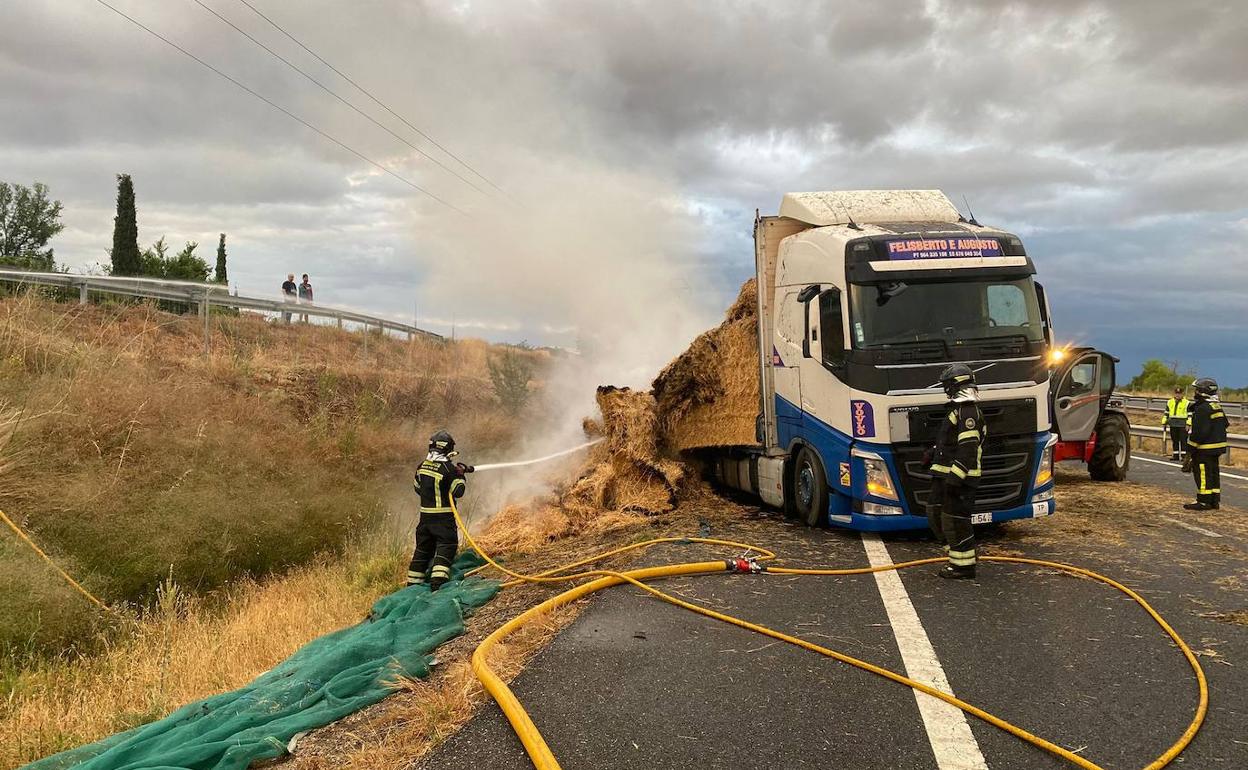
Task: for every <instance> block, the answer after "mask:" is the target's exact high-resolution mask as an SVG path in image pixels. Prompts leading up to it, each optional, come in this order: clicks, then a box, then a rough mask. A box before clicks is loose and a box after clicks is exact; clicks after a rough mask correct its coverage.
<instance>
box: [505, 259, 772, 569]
mask: <svg viewBox="0 0 1248 770" xmlns="http://www.w3.org/2000/svg"><path fill="white" fill-rule="evenodd" d="M756 297H757V294H756V288H755V283H754V280H753V279H750V280H749V281H746V283H745V285H743V286H742V287H741V292H740V294H739V295H738V297H737V300H736V302H734V303H733V304H732V307H730V308H729V309H728V313H727V315H726V317H725V318H724V321H723V323H721V324H720V325H719V326H717V327H715V328H714V329H711V330H710V331H707V332H705V333H703V334H702V335H701V336H699V337H698V338H697V339H695V340H694V341H693V344H691V345H690V346H689V348H688V349H687V350H686V351H685V352H684V353H682V354H681V355H680V356H678V357H677V358H676V359H675V360H673V361H672V362H671V363H670V364H668V365H667V367H665V368H664V369H663V371H662V372H661V373H660V374H659V376H658V377H657V378H656V379H655V381H654V384H653V391H652V392H650V393H646V392H642V391H634V390H630V389H628V388H614V387H609V386H603V387H600V388H598V395H597V400H598V408H599V410H600V412H601V413H602V420H601V422H599V421H597V420H592V419H586V420H585V421H584V428H585V434H586V435H587V436H590V437H598V436H602V437H603V438H604V439H605V440H604V441H603V442H602V443H600V444H598V445H596V446H595V447H594V448H593V449H592V450H591V451H590V453H589V457H588V458H587V459H586V461H585V464H584V465H583V466H582V467H581V469H580V471H579V472H578V473H577V475H576V476H575V478H574V480H573V481H571V482H569V483H566V484H562V485H560V486H558V487H556V489H555V490H554V491H553V492H552V493H551V494H550V495H548V496H546V497H543V498H540V499H537V500H533V501H530V502H527V503H521V504H518V505H511V506H508V507H506V508H504V509H503V510H502V511H500V512H499V513H498V514H497V515H496V516H495V517H494V519H493V520H492V521H491V523H490V527H489V529H488V530H487V532H486V534H485V543H484V545H486V546H487V547H488V548H491V549H494V550H500V551H512V552H514V551H520V552H523V551H532V550H535V549H537V548H540V547H541V546H543V545H545V544H547V543H551V542H554V541H555V540H558V539H560V538H563V537H567V536H569V535H573V534H578V533H583V532H603V531H608V530H611V529H616V528H619V527H622V526H628V525H631V524H635V523H637V521H638V520H639V519H640V518H642V517H645V516H654V515H659V514H664V513H668V512H670V511H672V510H673V509H675V508H676V506H677V505H678V504H679V502H680V500H681V499H682V498H684V497H687V496H689V495H691V494H693V493H695V492H696V491H697V489H698V486H697V484H696V482H695V481H694V480H693V479H692V478H691V476H690V473H689V469H688V467H687V466H686V465H685V464H684V463H682V462H680V461H679V460H677V459H675V458H677V457H678V456H679V455H680V453H681V452H685V451H688V450H691V449H700V448H706V447H715V446H734V445H737V446H739V445H747V444H753V443H755V435H754V422H755V417H756V415H757V414H758V404H759V397H758V367H757V355H758V353H757V350H758V348H757V345H758V313H757V300H756Z"/></svg>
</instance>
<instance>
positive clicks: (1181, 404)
mask: <svg viewBox="0 0 1248 770" xmlns="http://www.w3.org/2000/svg"><path fill="white" fill-rule="evenodd" d="M1189 406H1190V404H1189V403H1188V400H1187V398H1185V397H1184V395H1183V386H1182V385H1179V386H1177V387H1175V389H1174V397H1173V398H1171V399H1169V400H1167V401H1166V414H1165V416H1164V417H1162V418H1161V427H1163V428H1165V429H1167V430H1169V432H1170V450H1171V451H1170V459H1171V460H1174V461H1176V462H1177V461H1178V460H1180V459H1181V458H1182V457H1183V454H1184V453H1185V452H1186V451H1187V409H1188V407H1189Z"/></svg>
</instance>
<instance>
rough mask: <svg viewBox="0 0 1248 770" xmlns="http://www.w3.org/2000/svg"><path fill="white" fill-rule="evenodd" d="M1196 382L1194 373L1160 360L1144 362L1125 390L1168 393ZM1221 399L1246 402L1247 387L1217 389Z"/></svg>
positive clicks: (1153, 359) (1175, 363)
mask: <svg viewBox="0 0 1248 770" xmlns="http://www.w3.org/2000/svg"><path fill="white" fill-rule="evenodd" d="M1195 381H1196V372H1195V371H1192V370H1184V369H1183V368H1182V365H1181V364H1180V363H1179V362H1178V361H1171V362H1169V363H1167V362H1165V361H1162V360H1161V359H1160V358H1150V359H1149V360H1147V361H1145V362H1144V366H1143V368H1141V369H1140V373H1139V374H1137V375H1136V376H1135V377H1133V378H1132V379H1131V381H1130V382H1128V383H1127V386H1126V389H1127V390H1129V391H1132V392H1137V393H1170V392H1172V391H1173V390H1174V389H1175V388H1187V387H1189V386H1190V385H1191V384H1192V383H1193V382H1195ZM1219 392H1220V394H1221V397H1222V398H1223V399H1225V400H1227V401H1248V387H1244V388H1228V387H1225V385H1223V387H1220V388H1219Z"/></svg>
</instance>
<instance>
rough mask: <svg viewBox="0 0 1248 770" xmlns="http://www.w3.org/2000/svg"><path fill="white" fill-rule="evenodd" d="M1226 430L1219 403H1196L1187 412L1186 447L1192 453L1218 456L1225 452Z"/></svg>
mask: <svg viewBox="0 0 1248 770" xmlns="http://www.w3.org/2000/svg"><path fill="white" fill-rule="evenodd" d="M1226 428H1227V419H1226V413H1225V412H1223V411H1222V404H1221V403H1219V402H1217V401H1205V400H1203V399H1202V400H1200V401H1197V402H1195V403H1194V404H1192V408H1191V409H1189V410H1188V412H1187V432H1188V437H1187V445H1188V447H1190V448H1191V449H1192V450H1194V451H1198V452H1203V453H1209V454H1219V455H1220V454H1222V453H1223V452H1225V451H1226Z"/></svg>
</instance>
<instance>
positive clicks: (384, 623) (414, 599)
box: [24, 553, 499, 770]
mask: <svg viewBox="0 0 1248 770" xmlns="http://www.w3.org/2000/svg"><path fill="white" fill-rule="evenodd" d="M478 564H480V561H479V557H477V556H476V554H471V553H464V554H461V555H460V557H459V558H458V559H456V561H455V566H454V573H453V579H452V581H451V582H449V583H447V584H445V585H444V586H442V588H441V589H439V590H438V591H437V592H436V593H430V592H429V589H428V588H426V587H424V586H415V587H411V588H405V589H403V590H402V591H398V592H397V593H394V594H391V595H389V596H386V597H385V598H383V599H381V600H379V601H378V602H377V603H376V604H374V605H373V609H372V611H371V612H370V613H369V616H368V618H367V619H365V620H364V621H363V622H362V623H359V624H358V625H355V626H352V627H350V628H344V629H342V630H340V631H335V632H334V633H332V634H328V635H326V636H323V637H321V638H319V639H316V640H314V641H312V642H309V643H308V644H306V645H304V646H303V647H302V648H300V649H299V650H298V651H297V652H296V653H295V654H294V655H292V656H290V657H289V658H287V659H286V660H285V661H284V662H282V663H281V664H280V665H278V666H277V667H276V668H274V669H272V670H271V671H268V672H267V673H265V674H263V675H261V676H260V677H259V678H258V679H256V680H255V681H254V682H252V683H251V684H249V685H247V686H246V687H244V688H242V689H240V690H235V691H233V692H227V693H223V694H221V695H215V696H213V697H211V698H207V699H205V700H202V701H199V702H197V703H192V704H190V705H188V706H184V707H183V708H181V709H178V710H177V711H175V712H174V713H172V714H170V715H169V716H167V717H165V718H164V719H162V720H160V721H159V722H153V723H151V724H148V725H144V726H142V727H137V728H135V729H133V730H130V731H128V732H124V733H119V734H117V735H114V736H112V737H111V738H106V739H105V740H103V741H100V742H98V743H92V744H90V745H87V746H82V747H79V748H77V749H72V750H70V751H66V752H63V753H60V754H56V755H54V756H51V757H47V758H45V759H41V760H39V761H38V762H34V763H32V764H29V765H27V766H26V767H25V768H24V770H69V768H75V770H139V768H143V769H144V770H158V769H159V770H245V768H247V767H248V766H249V765H250V764H251V763H252V762H256V761H259V760H265V759H274V758H276V757H280V756H282V755H283V754H285V753H286V746H287V744H288V743H289V742H290V739H291V738H292V737H294V736H295V735H297V734H298V733H301V732H304V731H306V730H312V729H314V728H317V727H322V726H324V725H327V724H329V723H330V722H333V721H336V720H338V719H341V718H343V717H345V716H347V715H348V714H351V713H354V712H356V711H359V710H360V709H362V708H364V707H366V706H371V705H372V704H374V703H377V702H378V701H380V700H382V699H383V698H385V697H386V696H387V695H389V694H390V693H391V692H392V691H393V690H392V688H391V686H390V684H391V683H393V682H394V681H395V680H396V679H397V678H398V677H399V676H408V677H422V678H423V677H425V676H427V675H428V674H429V664H430V661H431V656H430V653H432V652H433V650H434V649H436V648H437V647H438V645H440V644H442V643H443V642H445V641H447V640H449V639H453V638H455V637H456V636H459V635H460V634H462V633H463V632H464V618H465V617H466V616H467V615H469V614H471V612H472V611H473V610H474V609H475V608H477V607H480V606H481V605H483V604H485V603H486V602H488V601H489V600H490V599H492V598H493V597H494V595H495V594H496V593H498V588H499V584H498V583H497V582H495V581H492V580H482V579H480V578H475V577H474V578H467V579H463V577H462V575H463V573H464V572H465V571H467V570H470V569H472V568H473V567H476V566H478Z"/></svg>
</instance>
